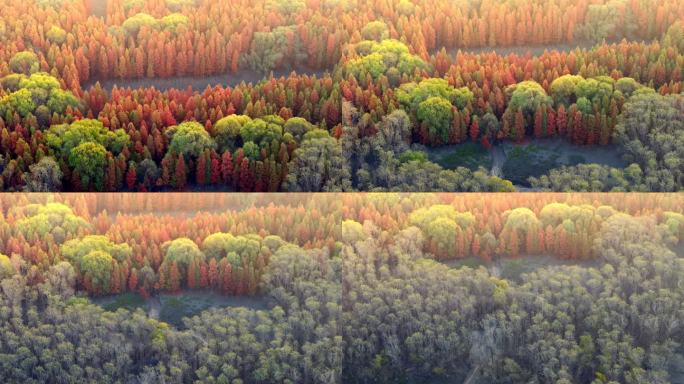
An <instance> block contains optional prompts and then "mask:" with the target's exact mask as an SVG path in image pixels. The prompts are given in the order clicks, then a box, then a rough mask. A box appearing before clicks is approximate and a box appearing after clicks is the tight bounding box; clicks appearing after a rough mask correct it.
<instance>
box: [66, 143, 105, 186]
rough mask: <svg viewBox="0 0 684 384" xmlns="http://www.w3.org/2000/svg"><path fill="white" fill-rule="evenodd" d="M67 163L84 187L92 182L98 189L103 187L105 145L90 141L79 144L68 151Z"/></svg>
mask: <svg viewBox="0 0 684 384" xmlns="http://www.w3.org/2000/svg"><path fill="white" fill-rule="evenodd" d="M69 165H71V167H73V169H74V171H76V172H78V174H79V175H80V177H81V182H82V183H83V186H84V187H85V186H89V185H91V184H92V185H93V186H94V187H95V189H96V190H98V191H101V190H102V189H103V187H104V170H105V166H106V165H107V150H106V149H105V147H103V146H102V145H100V144H97V143H93V142H90V141H88V142H85V143H83V144H79V145H78V146H77V147H75V148H73V149H72V150H71V151H70V152H69Z"/></svg>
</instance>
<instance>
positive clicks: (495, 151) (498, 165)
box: [490, 145, 506, 177]
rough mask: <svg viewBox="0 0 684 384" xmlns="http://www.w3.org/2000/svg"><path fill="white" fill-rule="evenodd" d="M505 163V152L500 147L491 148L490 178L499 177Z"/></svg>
mask: <svg viewBox="0 0 684 384" xmlns="http://www.w3.org/2000/svg"><path fill="white" fill-rule="evenodd" d="M505 162H506V152H504V150H503V147H502V146H500V145H495V146H494V147H492V171H491V172H490V173H491V174H492V176H496V177H501V175H502V173H503V172H502V170H503V165H504V163H505Z"/></svg>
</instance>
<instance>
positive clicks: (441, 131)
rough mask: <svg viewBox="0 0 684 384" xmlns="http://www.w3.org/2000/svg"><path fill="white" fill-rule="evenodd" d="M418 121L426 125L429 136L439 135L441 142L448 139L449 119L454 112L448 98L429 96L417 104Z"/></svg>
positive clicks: (451, 118)
mask: <svg viewBox="0 0 684 384" xmlns="http://www.w3.org/2000/svg"><path fill="white" fill-rule="evenodd" d="M416 117H417V118H418V121H420V122H421V123H424V124H426V125H427V129H428V133H429V134H430V136H431V137H439V138H441V139H442V141H443V142H446V141H448V139H449V129H450V128H451V121H452V120H453V119H454V112H453V109H452V106H451V103H450V102H449V100H447V99H444V98H442V97H436V96H433V97H430V98H428V99H427V100H425V101H423V102H421V103H420V104H418V109H417V110H416Z"/></svg>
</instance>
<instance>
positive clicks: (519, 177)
mask: <svg viewBox="0 0 684 384" xmlns="http://www.w3.org/2000/svg"><path fill="white" fill-rule="evenodd" d="M499 145H500V146H502V147H503V152H504V157H505V160H504V164H503V166H502V177H503V178H505V179H508V180H511V181H512V182H513V184H516V185H520V186H522V187H529V186H530V184H529V182H528V180H527V179H528V178H529V177H532V176H534V177H539V176H541V175H544V174H546V173H548V172H549V171H550V170H551V169H553V168H558V167H560V166H563V165H577V164H586V163H596V164H602V165H608V166H611V167H618V168H622V167H624V166H626V165H627V164H625V162H624V161H623V160H622V157H621V155H620V152H619V150H618V148H617V146H614V145H609V146H598V145H595V146H584V145H575V144H571V143H569V142H567V141H566V140H564V139H560V138H556V139H531V140H526V141H525V142H523V143H521V144H516V143H512V142H505V143H502V144H499Z"/></svg>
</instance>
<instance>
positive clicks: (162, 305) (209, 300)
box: [90, 290, 268, 328]
mask: <svg viewBox="0 0 684 384" xmlns="http://www.w3.org/2000/svg"><path fill="white" fill-rule="evenodd" d="M90 301H91V302H92V303H93V304H97V305H99V306H100V307H102V308H103V309H105V310H107V311H116V310H118V309H120V308H123V309H127V310H130V311H134V310H136V309H138V308H140V309H142V310H143V311H145V312H146V313H147V314H148V316H149V317H150V318H155V319H158V320H161V321H164V322H166V323H169V324H171V325H173V326H175V327H178V328H181V327H182V326H183V321H182V320H183V318H184V317H191V316H195V315H198V314H199V313H200V312H202V311H204V310H207V309H211V308H227V307H233V308H235V307H244V308H250V309H256V310H259V309H268V303H267V300H266V298H265V297H263V296H226V295H221V294H219V293H216V292H213V291H208V290H193V291H185V292H182V293H179V294H168V293H162V294H159V295H155V296H152V297H150V298H149V299H147V300H145V299H144V298H143V297H142V296H140V295H138V294H135V293H122V294H119V295H112V296H106V297H100V298H93V299H90Z"/></svg>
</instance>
